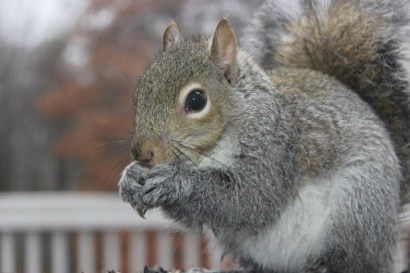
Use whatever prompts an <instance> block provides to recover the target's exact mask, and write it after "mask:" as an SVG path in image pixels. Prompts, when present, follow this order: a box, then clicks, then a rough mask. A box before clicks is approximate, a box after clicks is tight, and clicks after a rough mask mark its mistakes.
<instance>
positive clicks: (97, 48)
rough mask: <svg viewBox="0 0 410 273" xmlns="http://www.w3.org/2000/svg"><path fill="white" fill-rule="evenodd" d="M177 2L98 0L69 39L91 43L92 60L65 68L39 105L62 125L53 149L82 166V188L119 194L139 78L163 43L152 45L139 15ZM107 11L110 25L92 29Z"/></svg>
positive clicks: (127, 158)
mask: <svg viewBox="0 0 410 273" xmlns="http://www.w3.org/2000/svg"><path fill="white" fill-rule="evenodd" d="M176 3H181V1H150V0H144V1H141V0H140V1H131V0H130V1H128V0H123V1H107V0H99V1H94V2H93V3H92V4H91V5H90V7H89V8H88V10H87V12H86V13H85V14H84V15H83V17H82V18H81V20H80V21H79V22H78V24H77V27H76V28H75V30H74V31H73V32H72V33H71V34H69V35H68V38H67V43H68V44H69V43H70V42H71V41H73V40H75V39H77V40H78V38H81V39H84V40H85V41H87V43H86V45H87V46H86V48H87V51H88V61H87V62H86V64H85V67H81V68H79V69H78V71H75V70H74V71H72V72H71V73H67V70H64V68H61V71H58V72H59V73H61V75H59V77H56V82H55V83H53V86H55V88H53V89H52V90H50V91H49V92H47V94H46V95H45V96H44V97H42V98H40V99H38V100H37V101H36V107H37V109H38V110H39V111H40V112H41V113H42V114H43V116H44V117H46V118H48V119H50V120H51V121H54V122H55V123H56V124H58V125H60V127H62V129H61V134H60V135H59V136H58V138H57V139H56V141H55V143H54V146H53V149H54V151H55V152H56V153H57V154H59V155H61V156H63V157H67V158H71V159H73V160H79V161H80V162H81V166H82V170H81V171H82V173H81V175H80V181H77V185H78V186H77V188H78V189H81V190H116V184H117V180H118V178H119V174H120V172H121V170H122V168H123V167H124V166H125V165H126V164H127V163H128V162H129V160H130V156H129V151H128V148H129V142H130V140H131V138H132V130H133V129H132V123H133V121H132V119H133V114H132V99H133V92H134V89H135V88H134V86H135V83H136V80H137V76H138V75H140V74H141V73H142V72H143V71H144V70H145V68H146V66H147V65H148V64H149V62H150V61H151V60H152V59H153V57H154V54H155V53H156V52H157V51H158V49H159V46H160V43H161V41H159V40H157V41H155V43H153V41H151V40H152V38H151V37H149V36H150V33H149V31H147V30H145V31H144V30H142V29H140V27H139V24H140V23H141V22H140V21H139V20H140V19H139V16H140V15H143V14H144V13H145V12H147V11H148V10H152V9H157V8H158V7H159V6H160V7H161V8H162V9H167V8H169V9H175V4H176ZM104 10H107V11H110V12H114V14H115V17H114V19H113V21H112V22H111V24H110V25H109V26H108V27H106V28H104V29H103V30H101V29H97V30H96V29H95V28H92V27H90V24H88V23H87V22H89V20H90V18H92V17H93V16H95V14H96V13H98V12H100V11H104ZM145 23H146V22H145ZM145 25H146V24H145ZM129 28H134V29H133V31H127V34H126V37H123V36H124V35H122V36H121V35H120V33H121V31H123V30H124V29H129ZM130 33H131V34H130ZM125 38H126V39H125ZM150 38H151V40H150ZM51 61H52V60H51Z"/></svg>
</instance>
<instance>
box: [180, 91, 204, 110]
mask: <svg viewBox="0 0 410 273" xmlns="http://www.w3.org/2000/svg"><path fill="white" fill-rule="evenodd" d="M206 102H207V99H206V95H205V92H204V91H203V90H201V89H194V90H192V91H191V92H189V94H188V95H187V96H186V99H185V107H184V108H185V112H187V113H189V112H199V111H201V110H202V109H204V108H205V106H206Z"/></svg>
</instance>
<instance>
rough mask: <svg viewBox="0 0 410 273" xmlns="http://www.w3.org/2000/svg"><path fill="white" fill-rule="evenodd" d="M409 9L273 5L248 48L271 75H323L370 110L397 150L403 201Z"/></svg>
mask: <svg viewBox="0 0 410 273" xmlns="http://www.w3.org/2000/svg"><path fill="white" fill-rule="evenodd" d="M408 8H409V6H408V5H407V2H406V1H401V0H393V1H387V0H372V1H365V0H324V1H320V0H318V1H314V0H300V1H288V2H287V1H284V0H279V1H272V0H268V2H267V3H265V4H264V6H263V7H262V8H261V9H260V10H259V12H258V13H257V14H256V17H255V19H254V20H253V21H252V23H251V25H250V26H249V27H248V28H247V29H246V30H245V35H244V39H243V40H242V41H241V42H242V47H243V48H244V49H245V50H246V51H248V52H250V53H251V54H252V56H253V58H254V59H255V60H256V61H257V62H258V63H259V65H261V66H262V67H263V68H264V69H274V68H276V67H283V66H284V67H290V68H304V69H312V70H316V71H320V72H322V73H325V74H328V75H330V76H333V77H335V78H336V79H337V80H339V81H340V82H341V83H343V84H344V85H346V86H348V87H349V88H350V89H351V90H353V91H354V92H356V93H357V94H358V95H359V96H360V97H361V98H362V99H363V100H364V101H366V102H367V103H369V104H370V105H371V106H372V108H373V109H374V110H375V112H376V113H377V115H378V116H379V117H380V119H381V120H383V121H384V123H385V124H386V127H387V128H388V130H389V131H390V132H391V136H392V138H393V140H394V142H395V144H396V151H397V154H398V156H399V157H400V159H401V162H402V166H403V172H404V177H405V180H406V181H405V183H403V190H402V193H403V196H402V197H403V200H405V199H407V197H406V196H405V194H407V188H408V185H409V184H410V144H409V142H410V137H409V135H410V91H409V87H408V76H409V75H408V73H407V71H406V67H405V66H406V65H405V56H404V55H405V54H404V53H405V52H404V50H405V49H407V48H406V46H407V41H405V39H406V38H407V33H406V31H408V30H407V28H408V26H409V22H408V16H407V11H408Z"/></svg>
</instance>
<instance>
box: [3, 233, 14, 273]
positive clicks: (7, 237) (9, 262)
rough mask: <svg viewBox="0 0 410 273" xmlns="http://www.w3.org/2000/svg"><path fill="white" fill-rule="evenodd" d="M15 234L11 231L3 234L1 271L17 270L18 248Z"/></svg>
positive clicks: (12, 272)
mask: <svg viewBox="0 0 410 273" xmlns="http://www.w3.org/2000/svg"><path fill="white" fill-rule="evenodd" d="M15 241H16V240H15V239H14V235H13V234H11V233H8V232H6V233H3V234H2V235H1V249H0V251H1V252H0V253H1V261H0V262H1V267H0V270H1V272H4V273H14V272H16V248H15Z"/></svg>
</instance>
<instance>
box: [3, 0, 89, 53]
mask: <svg viewBox="0 0 410 273" xmlns="http://www.w3.org/2000/svg"><path fill="white" fill-rule="evenodd" d="M87 3H88V1H87V0H0V35H1V36H3V37H4V38H6V39H7V40H8V41H11V42H13V43H17V44H20V45H24V46H30V47H31V46H36V45H38V44H39V43H40V42H41V41H43V40H45V39H49V38H51V37H53V36H55V35H56V34H60V33H62V32H64V31H66V30H67V29H68V28H69V27H70V26H72V24H73V23H74V22H75V20H76V19H77V18H78V16H79V15H80V14H81V13H82V11H83V10H84V8H85V7H86V6H87Z"/></svg>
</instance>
